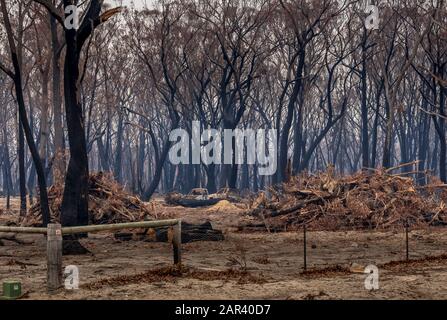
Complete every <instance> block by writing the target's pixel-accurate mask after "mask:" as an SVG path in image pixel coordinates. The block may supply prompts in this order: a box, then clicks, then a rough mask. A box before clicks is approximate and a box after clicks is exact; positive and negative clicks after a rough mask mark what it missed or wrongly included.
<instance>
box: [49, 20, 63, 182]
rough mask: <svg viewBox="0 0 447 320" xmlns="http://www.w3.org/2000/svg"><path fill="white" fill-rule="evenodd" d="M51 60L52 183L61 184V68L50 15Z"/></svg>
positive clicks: (56, 36)
mask: <svg viewBox="0 0 447 320" xmlns="http://www.w3.org/2000/svg"><path fill="white" fill-rule="evenodd" d="M50 27H51V43H52V55H53V56H52V60H53V68H52V71H53V74H52V78H53V79H52V82H53V118H54V120H53V127H54V154H55V158H54V164H53V179H54V182H55V183H56V184H57V183H62V181H63V178H64V176H65V165H66V164H65V151H64V129H63V124H62V108H61V105H62V101H61V100H62V99H61V88H60V83H61V68H60V52H61V51H60V49H59V47H60V44H59V39H58V35H57V22H56V19H55V18H54V17H53V16H51V15H50Z"/></svg>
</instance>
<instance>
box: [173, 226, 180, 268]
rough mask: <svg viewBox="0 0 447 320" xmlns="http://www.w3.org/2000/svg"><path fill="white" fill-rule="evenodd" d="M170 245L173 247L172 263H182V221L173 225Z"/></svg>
mask: <svg viewBox="0 0 447 320" xmlns="http://www.w3.org/2000/svg"><path fill="white" fill-rule="evenodd" d="M172 247H173V249H174V264H176V265H177V264H178V265H181V264H182V222H181V220H179V222H178V223H177V224H176V225H174V227H173V236H172Z"/></svg>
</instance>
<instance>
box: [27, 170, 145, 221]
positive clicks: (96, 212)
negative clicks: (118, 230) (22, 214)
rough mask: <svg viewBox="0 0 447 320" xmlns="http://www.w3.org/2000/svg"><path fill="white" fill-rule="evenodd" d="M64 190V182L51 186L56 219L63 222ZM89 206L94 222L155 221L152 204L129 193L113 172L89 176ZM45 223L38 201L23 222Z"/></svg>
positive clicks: (52, 207) (91, 219)
mask: <svg viewBox="0 0 447 320" xmlns="http://www.w3.org/2000/svg"><path fill="white" fill-rule="evenodd" d="M63 193H64V186H63V185H53V186H51V187H50V188H49V189H48V202H49V206H50V212H51V220H52V222H59V221H60V219H59V217H60V212H61V204H62V198H63ZM88 209H89V223H90V224H109V223H122V222H132V221H142V220H151V217H152V216H153V212H152V210H151V209H150V207H149V205H148V204H146V203H144V202H143V201H141V200H140V199H139V198H138V197H135V196H132V195H131V194H129V193H128V192H126V191H125V190H124V188H123V186H121V185H120V184H119V183H118V182H116V181H115V180H114V179H113V177H112V176H111V175H110V174H106V173H103V172H98V173H91V174H90V176H89V199H88ZM41 224H42V217H41V213H40V203H39V202H37V203H35V204H34V205H33V206H32V207H31V208H30V210H29V212H28V215H27V216H26V218H25V220H24V221H23V223H22V225H26V226H38V225H41Z"/></svg>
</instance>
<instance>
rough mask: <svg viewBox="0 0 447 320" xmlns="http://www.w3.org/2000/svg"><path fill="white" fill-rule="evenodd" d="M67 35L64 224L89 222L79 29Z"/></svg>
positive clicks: (71, 224)
mask: <svg viewBox="0 0 447 320" xmlns="http://www.w3.org/2000/svg"><path fill="white" fill-rule="evenodd" d="M65 37H66V46H67V48H66V56H65V65H64V93H65V95H64V96H65V112H66V119H67V129H68V141H69V145H70V160H69V163H68V169H67V174H66V177H65V189H64V196H63V200H62V207H61V223H62V225H63V226H76V225H86V224H88V158H87V146H86V141H85V132H84V119H83V114H82V105H81V102H80V92H79V85H80V84H79V52H78V49H77V42H76V31H75V30H65Z"/></svg>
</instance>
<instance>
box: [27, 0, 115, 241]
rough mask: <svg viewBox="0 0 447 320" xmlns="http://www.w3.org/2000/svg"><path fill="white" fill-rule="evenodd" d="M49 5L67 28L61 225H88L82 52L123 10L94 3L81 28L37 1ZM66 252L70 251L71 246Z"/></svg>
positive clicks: (70, 1)
mask: <svg viewBox="0 0 447 320" xmlns="http://www.w3.org/2000/svg"><path fill="white" fill-rule="evenodd" d="M35 2H38V3H40V4H41V5H43V6H45V8H46V9H47V10H48V11H49V12H50V14H51V15H52V16H53V17H54V18H55V19H56V21H58V22H59V23H60V24H61V25H62V26H63V28H64V37H65V44H66V48H65V61H64V71H63V72H64V102H65V112H66V121H67V129H68V141H69V146H70V160H69V163H68V169H67V173H66V177H65V189H64V196H63V200H62V207H61V223H62V225H64V226H75V225H84V224H88V172H89V170H88V158H87V146H86V139H85V132H84V116H83V108H82V103H81V99H80V85H81V84H80V68H79V63H80V59H81V54H82V49H83V48H84V45H85V43H86V41H87V39H88V38H89V37H90V36H91V35H92V33H93V31H94V30H95V29H96V28H97V27H98V26H99V25H100V24H101V23H103V22H105V21H107V20H108V19H109V18H111V17H112V16H113V15H114V14H116V13H117V12H119V11H120V8H115V9H111V10H108V11H106V12H104V13H101V12H102V7H103V2H104V1H103V0H90V1H88V2H87V3H86V4H85V5H86V9H85V12H84V15H83V19H82V21H81V22H80V23H79V26H78V28H73V27H69V26H68V27H66V26H65V21H68V20H70V19H71V18H72V17H71V14H72V12H70V11H69V10H67V11H66V13H65V17H64V16H63V15H62V14H61V13H60V11H59V9H58V8H57V7H55V6H54V5H53V4H52V3H51V2H50V1H48V0H35ZM72 5H78V1H77V0H63V7H64V8H67V7H68V6H72ZM66 249H68V250H70V249H69V247H66Z"/></svg>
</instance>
